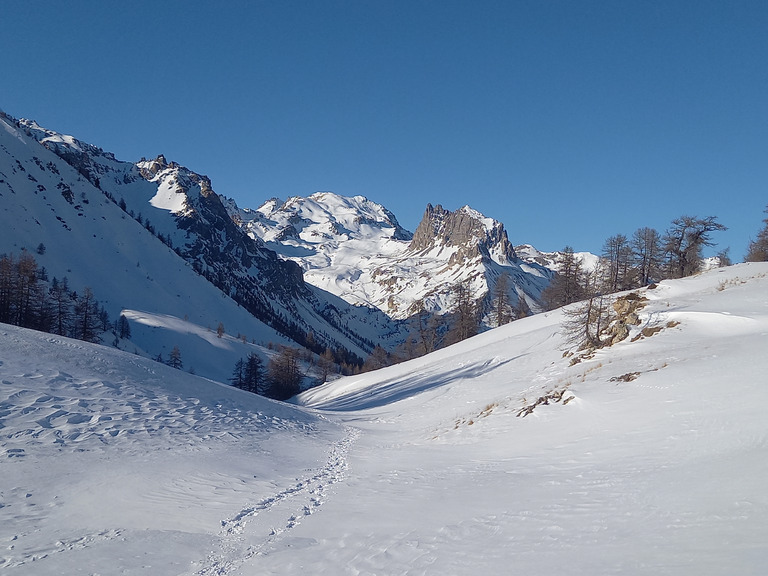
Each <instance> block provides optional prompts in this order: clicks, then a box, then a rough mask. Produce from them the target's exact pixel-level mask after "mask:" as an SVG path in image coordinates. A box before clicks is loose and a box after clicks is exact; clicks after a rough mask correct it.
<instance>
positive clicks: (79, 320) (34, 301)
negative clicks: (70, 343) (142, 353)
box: [0, 244, 130, 342]
mask: <svg viewBox="0 0 768 576" xmlns="http://www.w3.org/2000/svg"><path fill="white" fill-rule="evenodd" d="M37 250H38V252H39V253H44V252H45V246H44V245H42V244H41V245H40V246H38V249H37ZM0 322H4V323H6V324H13V325H15V326H21V327H23V328H32V329H33V330H39V331H41V332H49V333H52V334H58V335H60V336H67V337H70V338H76V339H78V340H85V341H86V342H100V340H101V335H102V334H103V333H104V332H114V333H115V337H120V338H129V337H130V326H129V325H128V321H127V320H126V318H125V317H124V316H120V318H119V319H118V320H117V321H116V322H115V323H114V324H113V323H112V322H111V320H110V317H109V314H108V313H107V311H106V310H105V309H104V307H103V306H102V305H100V304H99V302H98V300H97V299H96V297H95V295H94V293H93V291H92V290H91V289H90V288H89V287H86V288H84V289H83V291H82V292H81V293H80V294H78V293H77V292H76V291H74V290H70V288H69V283H68V281H67V278H66V277H64V278H62V279H61V280H59V279H57V278H56V277H54V278H53V279H52V280H51V281H50V282H49V280H48V274H47V272H46V270H45V268H38V267H37V262H36V260H35V258H34V257H33V256H32V254H30V253H29V252H28V251H26V250H22V252H21V254H20V255H19V256H16V255H14V254H10V255H6V254H4V255H2V256H0Z"/></svg>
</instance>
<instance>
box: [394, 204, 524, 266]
mask: <svg viewBox="0 0 768 576" xmlns="http://www.w3.org/2000/svg"><path fill="white" fill-rule="evenodd" d="M437 246H456V247H458V248H459V249H460V250H459V252H458V253H457V254H459V255H460V256H459V257H463V258H467V257H469V258H472V257H477V256H484V257H487V258H493V259H494V260H497V261H499V262H500V263H502V264H505V263H507V262H510V261H513V260H515V259H516V258H517V255H516V254H515V249H514V248H513V247H512V244H510V242H509V239H508V238H507V232H506V230H504V225H503V224H501V223H500V222H497V221H496V220H493V219H492V218H486V217H484V216H483V215H482V214H480V213H479V212H477V211H476V210H473V209H472V208H470V207H469V206H464V207H463V208H460V209H459V210H456V211H453V212H452V211H450V210H446V209H444V208H443V207H442V206H441V205H440V204H438V205H437V206H432V204H427V209H426V211H425V212H424V217H423V218H422V219H421V222H420V223H419V226H418V227H417V228H416V232H414V234H413V240H411V243H410V245H409V249H410V250H411V251H413V252H422V251H426V250H430V249H432V248H435V247H437Z"/></svg>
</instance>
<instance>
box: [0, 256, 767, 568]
mask: <svg viewBox="0 0 768 576" xmlns="http://www.w3.org/2000/svg"><path fill="white" fill-rule="evenodd" d="M642 292H643V293H642V295H643V296H644V297H645V298H647V300H648V301H647V303H646V305H645V307H643V308H642V309H641V310H639V316H640V321H641V323H640V325H638V326H632V327H631V331H630V335H629V337H628V338H626V339H625V340H623V341H621V342H619V343H617V344H615V345H613V346H611V347H607V348H603V349H601V350H598V351H596V352H595V353H594V355H592V356H585V355H570V354H569V352H572V351H569V350H567V349H566V347H565V345H564V338H563V336H562V335H561V334H560V321H561V319H562V312H561V311H554V312H550V313H546V314H539V315H537V316H534V317H531V318H527V319H524V320H520V321H516V322H513V323H512V324H510V325H507V326H504V327H502V328H501V329H497V330H492V331H489V332H486V333H484V334H481V335H480V336H477V337H475V338H471V339H469V340H466V341H464V342H461V343H459V344H457V345H454V346H452V347H449V348H446V349H444V350H440V351H438V352H437V353H434V354H431V355H428V356H425V357H423V358H419V359H417V360H413V361H411V362H408V363H404V364H400V365H397V366H393V367H390V368H386V369H383V370H380V371H376V372H372V373H368V374H364V375H361V376H355V377H348V378H343V379H340V380H338V381H336V382H333V383H330V384H327V385H325V386H323V387H320V388H316V389H313V390H311V391H308V392H306V393H305V394H303V395H301V396H300V397H299V398H298V399H297V402H298V403H300V404H306V405H309V406H312V407H313V408H311V409H309V408H303V407H301V406H290V405H285V404H278V403H274V402H270V401H266V400H263V399H261V398H258V397H255V396H253V395H249V394H246V393H242V392H240V391H237V390H233V389H231V388H228V387H226V386H223V385H220V384H217V383H214V382H211V381H207V380H203V379H200V378H195V377H193V376H190V375H188V374H185V373H183V372H180V371H177V370H172V369H169V368H167V367H165V366H162V365H159V364H155V363H152V362H150V361H147V360H144V359H141V358H138V357H136V356H132V355H128V354H125V353H122V352H119V351H116V350H112V349H107V348H102V347H98V346H93V345H89V344H83V343H81V342H74V341H70V340H67V339H63V338H57V337H51V336H49V335H44V334H38V333H33V332H29V331H25V330H21V329H16V328H10V327H2V328H1V329H0V361H1V362H2V364H0V426H2V427H1V428H0V474H1V475H0V479H1V480H2V483H1V484H0V568H1V569H2V571H3V574H5V573H8V574H9V575H10V576H16V575H28V574H34V575H47V574H73V573H79V572H84V573H89V574H118V573H126V574H146V575H152V576H155V575H160V576H165V575H171V574H174V575H177V574H178V575H180V574H183V575H188V576H191V575H199V576H210V575H214V574H215V575H220V576H234V575H241V574H280V575H285V574H288V575H293V574H295V575H305V574H329V575H330V574H333V575H336V574H350V575H362V574H377V575H390V574H393V575H394V574H417V575H441V576H442V575H444V574H452V575H470V574H472V575H474V574H518V573H519V574H537V575H543V576H555V575H558V576H559V575H561V574H575V575H590V576H591V575H594V574H622V575H623V574H630V575H643V576H645V575H648V576H651V575H653V576H656V575H670V576H671V575H675V576H676V575H679V574H696V575H700V574H703V575H719V574H739V575H750V576H757V575H761V574H763V573H764V571H765V562H766V559H767V558H768V544H766V538H765V518H766V517H767V515H768V496H766V491H765V479H766V478H768V460H766V458H765V454H766V448H767V447H768V427H767V426H766V419H765V414H764V412H765V405H766V403H767V402H768V388H766V386H765V374H766V371H767V370H768V357H766V355H765V350H766V345H767V344H768V264H749V265H739V266H734V267H730V268H724V269H719V270H713V271H710V272H707V273H705V274H702V275H700V276H697V277H694V278H690V279H685V280H675V281H669V282H662V283H660V284H659V285H658V286H657V287H656V288H654V289H647V290H643V291H642ZM577 358H578V359H580V360H579V361H578V362H577V361H576V359H577ZM321 410H322V411H321Z"/></svg>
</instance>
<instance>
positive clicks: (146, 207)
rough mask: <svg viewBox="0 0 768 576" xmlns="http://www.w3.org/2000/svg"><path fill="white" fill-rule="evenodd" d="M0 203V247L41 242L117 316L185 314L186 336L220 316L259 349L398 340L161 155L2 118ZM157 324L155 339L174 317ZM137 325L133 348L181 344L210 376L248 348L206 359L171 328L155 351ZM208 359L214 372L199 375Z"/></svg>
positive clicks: (374, 315) (386, 322)
mask: <svg viewBox="0 0 768 576" xmlns="http://www.w3.org/2000/svg"><path fill="white" fill-rule="evenodd" d="M0 200H2V203H3V204H2V210H1V211H0V253H16V254H18V253H19V252H20V251H21V250H22V249H26V250H27V251H29V252H34V251H35V249H36V247H37V246H38V245H39V244H41V243H42V244H43V245H44V246H45V248H46V251H45V254H41V255H39V257H38V258H37V259H38V261H39V262H38V264H40V265H42V266H44V267H45V268H46V270H47V271H48V274H49V276H51V277H53V276H56V277H57V278H58V279H61V278H62V277H63V276H67V278H68V280H69V282H70V285H71V286H72V287H73V288H74V289H76V290H82V289H83V287H84V286H90V287H91V288H92V289H93V291H94V293H95V295H96V297H97V298H98V299H99V300H100V302H102V303H103V304H104V306H105V308H106V309H107V310H108V311H109V313H110V314H111V315H112V317H113V318H116V316H117V315H119V314H120V313H121V311H123V310H125V309H129V310H135V311H138V312H140V313H141V314H143V315H144V316H145V317H146V314H145V313H149V314H156V315H166V316H172V317H175V318H177V319H182V318H184V319H185V320H187V321H189V322H191V323H192V324H194V325H195V326H193V327H190V328H191V331H192V332H197V331H198V327H203V328H209V329H212V330H215V329H216V328H217V326H218V324H219V323H220V322H221V323H223V324H224V327H225V329H226V331H227V333H228V334H231V335H233V336H238V335H239V336H241V337H242V336H244V337H245V338H246V339H247V340H249V341H251V342H254V341H255V342H256V343H259V344H262V345H266V344H267V343H268V342H276V343H298V344H300V345H306V346H310V345H312V346H314V348H315V351H317V352H322V351H323V350H324V349H325V347H330V348H332V349H334V350H336V349H338V350H342V351H343V350H347V351H349V352H351V353H352V354H354V355H357V356H358V357H360V358H365V357H366V356H367V355H368V354H369V353H370V351H371V350H372V349H373V347H374V346H375V345H376V344H382V345H384V346H386V347H388V348H391V347H394V346H396V345H397V344H398V343H399V342H401V341H402V340H403V339H404V329H403V328H402V327H401V326H399V325H398V323H396V322H392V321H391V320H390V319H389V318H388V317H387V316H386V315H385V314H383V313H381V312H380V311H378V310H376V309H367V308H363V307H359V306H351V305H350V304H348V303H347V302H345V301H344V300H342V299H341V298H339V297H337V296H335V295H333V294H330V293H326V292H324V291H322V290H320V289H318V288H316V287H314V286H311V285H309V284H307V283H305V282H304V280H303V278H302V273H301V269H300V268H299V267H298V266H297V265H296V264H295V263H293V262H288V261H285V260H282V259H280V258H279V257H278V256H277V255H276V254H275V253H274V252H273V251H271V250H269V249H268V248H266V247H265V246H264V245H263V243H261V242H260V241H257V240H253V239H251V238H250V237H249V236H248V235H246V234H245V233H244V232H243V231H241V230H240V228H239V227H237V226H236V225H235V224H234V223H233V222H232V220H231V218H230V217H229V215H228V213H227V211H226V209H225V208H224V206H223V204H222V202H221V200H220V199H219V197H218V195H216V194H215V193H214V192H213V190H212V188H211V183H210V181H209V180H208V179H207V178H206V177H205V176H201V175H198V174H196V173H194V172H192V171H190V170H188V169H186V168H184V167H182V166H180V165H178V164H176V163H174V162H168V161H167V160H166V159H165V158H164V157H162V156H158V157H157V158H155V159H154V160H142V161H141V162H139V163H137V164H133V163H130V162H123V161H119V160H117V159H115V157H114V156H113V155H112V154H110V153H108V152H104V151H103V150H101V149H100V148H97V147H95V146H92V145H90V144H87V143H84V142H81V141H79V140H77V139H75V138H73V137H71V136H65V135H61V134H58V133H56V132H53V131H51V130H47V129H45V128H42V127H40V126H39V125H37V124H36V123H35V122H33V121H28V120H21V121H18V122H17V121H15V120H13V119H12V118H10V117H7V116H3V117H0ZM154 325H155V330H153V333H155V334H157V333H158V332H164V331H166V328H167V326H169V325H170V324H168V323H158V322H156V321H155V322H154ZM144 332H146V331H144ZM144 332H143V333H141V334H134V342H133V344H134V346H135V348H136V350H137V351H138V352H139V353H147V354H150V355H152V356H153V357H154V356H156V355H157V354H158V353H162V354H164V355H165V356H166V357H167V354H168V352H170V350H171V348H172V347H173V346H174V345H178V346H179V347H180V348H181V350H182V353H186V355H187V356H188V357H189V356H191V355H192V354H193V353H194V356H195V362H194V363H193V366H192V367H194V368H195V369H196V371H197V372H198V373H199V374H205V375H207V376H209V377H214V378H222V377H223V375H224V372H223V370H227V371H230V370H231V369H232V366H233V365H234V362H235V361H236V360H237V358H239V357H240V356H241V355H242V353H243V352H244V350H237V352H236V353H232V354H229V355H226V354H225V356H224V357H221V358H218V359H215V360H214V359H213V358H203V357H200V356H199V355H198V353H199V352H201V350H200V348H199V347H195V348H194V349H190V348H189V347H186V348H185V346H184V344H185V342H183V341H179V340H178V338H179V331H173V330H172V331H171V333H170V334H166V336H165V338H164V339H162V340H163V341H162V342H160V343H159V344H160V349H153V348H151V346H154V345H155V344H157V342H155V341H156V340H158V339H157V338H152V339H151V340H152V342H147V341H145V340H143V336H142V334H144ZM182 333H186V331H182ZM310 335H311V336H310ZM194 342H195V343H198V344H199V341H198V340H197V339H194ZM235 346H236V347H237V345H235ZM241 348H242V347H241ZM208 352H209V353H211V352H217V350H216V349H210V348H209V349H208ZM245 352H246V355H247V351H245ZM340 356H343V354H340ZM203 363H206V364H207V365H208V366H212V365H214V364H215V365H218V366H219V367H220V368H219V369H218V370H215V371H213V372H211V371H207V370H206V371H200V367H201V365H202V364H203ZM187 366H190V364H189V363H188V364H187Z"/></svg>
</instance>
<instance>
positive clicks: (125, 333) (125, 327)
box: [115, 314, 131, 340]
mask: <svg viewBox="0 0 768 576" xmlns="http://www.w3.org/2000/svg"><path fill="white" fill-rule="evenodd" d="M115 333H116V334H117V337H118V338H124V339H126V340H130V339H131V324H130V323H129V322H128V318H126V317H125V316H124V315H123V314H120V318H118V319H117V322H115Z"/></svg>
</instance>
